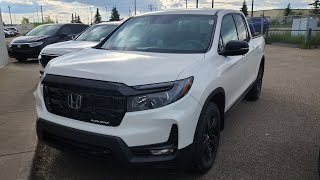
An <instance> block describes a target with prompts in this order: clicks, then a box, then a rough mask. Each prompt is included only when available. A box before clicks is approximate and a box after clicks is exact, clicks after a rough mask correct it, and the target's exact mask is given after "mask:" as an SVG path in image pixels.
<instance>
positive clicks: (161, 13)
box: [137, 8, 239, 16]
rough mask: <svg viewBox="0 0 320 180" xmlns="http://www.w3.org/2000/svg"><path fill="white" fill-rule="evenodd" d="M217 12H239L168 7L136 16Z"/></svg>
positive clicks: (209, 13)
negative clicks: (167, 8)
mask: <svg viewBox="0 0 320 180" xmlns="http://www.w3.org/2000/svg"><path fill="white" fill-rule="evenodd" d="M218 12H224V13H227V12H239V11H236V10H232V9H211V8H198V9H170V10H164V11H154V12H149V13H144V14H140V15H137V16H146V15H164V14H201V15H214V14H216V13H218Z"/></svg>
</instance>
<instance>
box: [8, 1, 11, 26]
mask: <svg viewBox="0 0 320 180" xmlns="http://www.w3.org/2000/svg"><path fill="white" fill-rule="evenodd" d="M8 9H9V14H10V21H11V26H12V18H11V11H10V9H11V7H10V6H9V5H8Z"/></svg>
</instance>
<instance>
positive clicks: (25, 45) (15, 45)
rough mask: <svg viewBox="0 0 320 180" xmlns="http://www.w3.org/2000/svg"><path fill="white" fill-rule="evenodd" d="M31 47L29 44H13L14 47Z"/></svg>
mask: <svg viewBox="0 0 320 180" xmlns="http://www.w3.org/2000/svg"><path fill="white" fill-rule="evenodd" d="M28 48H30V46H29V44H19V45H18V44H12V49H28Z"/></svg>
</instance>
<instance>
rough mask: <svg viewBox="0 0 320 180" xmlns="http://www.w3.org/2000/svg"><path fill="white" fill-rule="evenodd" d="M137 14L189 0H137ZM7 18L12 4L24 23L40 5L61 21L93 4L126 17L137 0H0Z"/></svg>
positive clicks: (265, 3)
mask: <svg viewBox="0 0 320 180" xmlns="http://www.w3.org/2000/svg"><path fill="white" fill-rule="evenodd" d="M136 1H137V14H139V13H143V12H147V11H150V10H149V5H150V4H151V5H152V6H153V7H155V9H156V10H162V9H170V8H185V2H186V0H136ZM242 1H243V0H215V7H216V8H231V9H237V10H239V9H240V7H241V5H242ZM312 1H313V0H255V6H254V8H255V10H262V9H274V8H276V9H279V8H281V9H282V8H285V7H286V6H287V5H288V4H289V3H291V7H292V8H300V9H301V8H309V7H310V6H309V5H308V4H309V3H311V2H312ZM195 2H196V0H188V7H190V8H191V7H192V8H193V7H195ZM247 4H248V9H251V0H248V1H247ZM0 5H1V11H2V16H3V20H4V22H5V23H6V24H9V23H10V18H9V8H8V6H10V7H11V14H12V21H13V23H14V24H16V23H20V22H21V19H22V17H26V18H28V19H29V20H30V21H31V22H38V21H41V13H40V6H42V7H43V14H44V16H50V17H51V18H52V19H54V20H56V19H58V21H59V22H70V21H71V13H77V15H78V14H79V15H80V18H81V20H82V22H84V23H88V22H89V21H91V20H90V14H91V13H90V7H91V9H92V15H94V14H95V11H96V9H97V8H99V11H100V14H101V16H102V20H107V19H108V17H110V12H111V8H112V7H113V6H116V7H117V9H118V10H119V12H120V16H121V17H122V18H127V17H128V16H129V7H130V9H131V11H132V15H133V14H134V0H0ZM199 7H201V8H202V7H211V0H199Z"/></svg>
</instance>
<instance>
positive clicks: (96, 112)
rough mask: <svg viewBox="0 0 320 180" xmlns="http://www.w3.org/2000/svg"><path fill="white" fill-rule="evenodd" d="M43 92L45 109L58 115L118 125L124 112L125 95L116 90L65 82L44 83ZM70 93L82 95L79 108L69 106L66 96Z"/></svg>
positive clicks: (101, 123)
mask: <svg viewBox="0 0 320 180" xmlns="http://www.w3.org/2000/svg"><path fill="white" fill-rule="evenodd" d="M43 92H44V100H45V105H46V108H47V110H48V111H49V112H51V113H53V114H56V115H59V116H63V117H67V118H71V119H75V120H80V121H85V122H90V123H95V124H100V125H106V126H118V125H120V123H121V121H122V119H123V117H124V115H125V113H126V107H127V105H126V104H127V100H126V97H125V96H124V95H121V94H120V93H118V92H112V91H107V90H101V89H93V88H86V87H82V86H70V85H66V84H56V85H55V84H45V85H44V89H43ZM71 94H73V95H80V96H81V97H82V100H81V107H80V109H77V110H75V109H72V108H70V106H69V105H70V102H68V96H69V97H70V95H71ZM69 100H70V99H69Z"/></svg>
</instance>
